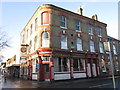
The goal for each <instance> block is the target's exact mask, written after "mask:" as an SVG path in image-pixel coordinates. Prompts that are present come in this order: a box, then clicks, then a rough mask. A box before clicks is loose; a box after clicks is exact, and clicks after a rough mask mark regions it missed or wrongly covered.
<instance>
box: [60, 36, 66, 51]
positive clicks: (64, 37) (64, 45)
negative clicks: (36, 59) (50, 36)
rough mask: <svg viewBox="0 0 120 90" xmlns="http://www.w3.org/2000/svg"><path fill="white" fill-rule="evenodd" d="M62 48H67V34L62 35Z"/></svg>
mask: <svg viewBox="0 0 120 90" xmlns="http://www.w3.org/2000/svg"><path fill="white" fill-rule="evenodd" d="M61 49H67V37H66V36H65V35H62V36H61Z"/></svg>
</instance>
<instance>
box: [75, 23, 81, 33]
mask: <svg viewBox="0 0 120 90" xmlns="http://www.w3.org/2000/svg"><path fill="white" fill-rule="evenodd" d="M75 29H76V31H81V28H80V21H75Z"/></svg>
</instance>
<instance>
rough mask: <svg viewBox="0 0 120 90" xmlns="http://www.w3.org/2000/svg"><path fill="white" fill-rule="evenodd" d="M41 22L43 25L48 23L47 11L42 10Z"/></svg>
mask: <svg viewBox="0 0 120 90" xmlns="http://www.w3.org/2000/svg"><path fill="white" fill-rule="evenodd" d="M41 16H42V17H41V20H42V21H41V24H42V25H45V24H49V19H50V15H49V13H48V12H43V13H42V15H41Z"/></svg>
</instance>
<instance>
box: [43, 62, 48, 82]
mask: <svg viewBox="0 0 120 90" xmlns="http://www.w3.org/2000/svg"><path fill="white" fill-rule="evenodd" d="M43 69H44V80H45V81H46V80H48V79H50V68H49V64H43Z"/></svg>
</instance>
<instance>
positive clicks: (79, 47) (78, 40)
mask: <svg viewBox="0 0 120 90" xmlns="http://www.w3.org/2000/svg"><path fill="white" fill-rule="evenodd" d="M77 50H82V40H81V39H80V38H77Z"/></svg>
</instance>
